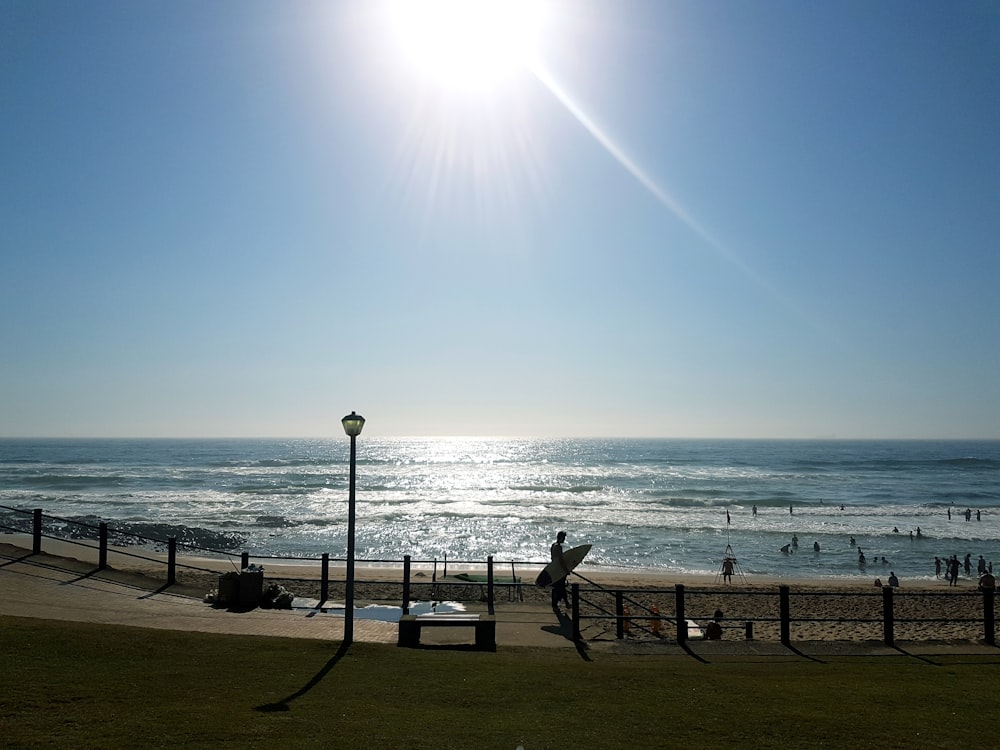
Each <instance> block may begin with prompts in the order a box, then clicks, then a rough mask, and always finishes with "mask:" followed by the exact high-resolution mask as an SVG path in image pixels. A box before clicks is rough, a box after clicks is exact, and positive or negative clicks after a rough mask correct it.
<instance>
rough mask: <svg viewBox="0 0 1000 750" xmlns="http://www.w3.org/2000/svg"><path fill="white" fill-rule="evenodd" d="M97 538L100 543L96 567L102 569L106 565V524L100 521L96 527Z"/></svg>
mask: <svg viewBox="0 0 1000 750" xmlns="http://www.w3.org/2000/svg"><path fill="white" fill-rule="evenodd" d="M97 538H98V540H99V542H98V544H99V545H100V546H99V548H98V551H97V569H98V570H104V569H105V568H106V567H108V524H107V523H106V522H105V521H101V525H100V526H99V527H98V532H97Z"/></svg>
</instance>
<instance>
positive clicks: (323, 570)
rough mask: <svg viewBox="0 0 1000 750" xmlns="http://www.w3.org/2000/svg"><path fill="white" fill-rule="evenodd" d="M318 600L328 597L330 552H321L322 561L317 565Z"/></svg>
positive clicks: (324, 599) (323, 600) (322, 600)
mask: <svg viewBox="0 0 1000 750" xmlns="http://www.w3.org/2000/svg"><path fill="white" fill-rule="evenodd" d="M319 571H320V573H319V600H320V601H321V602H325V601H326V600H327V599H329V598H330V553H329V552H324V553H323V561H322V562H321V563H320V567H319Z"/></svg>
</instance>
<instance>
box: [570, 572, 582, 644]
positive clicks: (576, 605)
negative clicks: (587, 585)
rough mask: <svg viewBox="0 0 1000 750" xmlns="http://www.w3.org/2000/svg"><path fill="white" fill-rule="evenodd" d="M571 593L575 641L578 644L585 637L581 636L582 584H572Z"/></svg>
mask: <svg viewBox="0 0 1000 750" xmlns="http://www.w3.org/2000/svg"><path fill="white" fill-rule="evenodd" d="M570 591H571V592H572V597H573V598H572V599H570V606H571V607H572V612H573V641H574V642H577V641H582V640H583V636H582V635H581V634H580V584H579V583H574V584H572V585H571V586H570Z"/></svg>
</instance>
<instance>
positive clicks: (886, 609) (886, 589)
mask: <svg viewBox="0 0 1000 750" xmlns="http://www.w3.org/2000/svg"><path fill="white" fill-rule="evenodd" d="M895 628H896V617H895V613H894V612H893V609H892V586H883V587H882V633H883V635H882V640H883V641H884V642H885V645H886V646H892V645H893V644H894V642H895V638H894V637H893V632H894V630H895Z"/></svg>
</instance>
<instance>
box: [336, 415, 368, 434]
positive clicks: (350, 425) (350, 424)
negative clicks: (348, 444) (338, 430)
mask: <svg viewBox="0 0 1000 750" xmlns="http://www.w3.org/2000/svg"><path fill="white" fill-rule="evenodd" d="M340 421H341V423H342V424H343V425H344V432H346V433H347V435H348V437H357V436H358V435H360V434H361V428H362V427H364V426H365V418H364V417H362V416H361V415H360V414H355V413H354V412H353V411H352V412H351V413H350V414H348V415H347V416H346V417H344V418H343V419H342V420H340Z"/></svg>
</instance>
